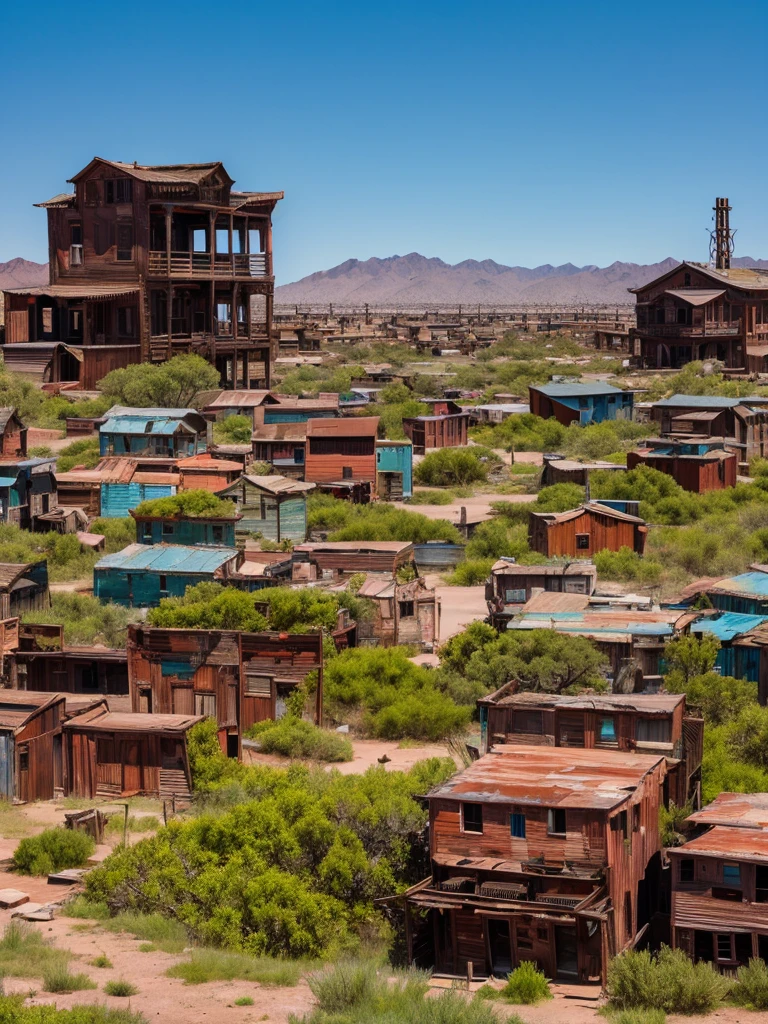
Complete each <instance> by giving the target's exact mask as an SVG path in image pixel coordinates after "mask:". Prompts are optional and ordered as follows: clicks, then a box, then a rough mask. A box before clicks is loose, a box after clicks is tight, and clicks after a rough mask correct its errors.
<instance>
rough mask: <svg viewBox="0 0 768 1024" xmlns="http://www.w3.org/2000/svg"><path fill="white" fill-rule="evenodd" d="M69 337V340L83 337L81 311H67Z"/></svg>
mask: <svg viewBox="0 0 768 1024" xmlns="http://www.w3.org/2000/svg"><path fill="white" fill-rule="evenodd" d="M69 336H70V338H82V336H83V311H82V309H70V311H69Z"/></svg>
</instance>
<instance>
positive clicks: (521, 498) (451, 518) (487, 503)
mask: <svg viewBox="0 0 768 1024" xmlns="http://www.w3.org/2000/svg"><path fill="white" fill-rule="evenodd" d="M532 454H534V455H535V454H537V453H535V452H534V453H532ZM515 458H517V456H515ZM492 501H511V502H521V503H529V502H531V501H536V495H535V494H493V493H491V494H473V495H472V497H471V498H454V499H453V501H452V502H451V504H450V505H417V504H416V503H415V502H413V501H410V502H408V503H407V504H406V503H405V502H402V501H395V502H393V504H394V505H395V506H396V507H397V508H403V509H406V510H409V511H411V512H419V513H421V515H423V516H426V517H427V519H447V520H448V522H450V523H454V524H458V522H459V517H460V516H461V510H462V508H466V510H467V517H468V518H469V520H470V521H471V522H477V521H478V516H480V517H482V516H488V517H489V518H490V516H491V502H492Z"/></svg>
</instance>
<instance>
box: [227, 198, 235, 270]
mask: <svg viewBox="0 0 768 1024" xmlns="http://www.w3.org/2000/svg"><path fill="white" fill-rule="evenodd" d="M234 223H235V215H234V213H230V215H229V225H228V230H229V265H230V267H231V268H232V273H233V274H234V273H235V251H234V249H233V248H232V236H233V228H234Z"/></svg>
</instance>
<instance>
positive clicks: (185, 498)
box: [134, 489, 237, 532]
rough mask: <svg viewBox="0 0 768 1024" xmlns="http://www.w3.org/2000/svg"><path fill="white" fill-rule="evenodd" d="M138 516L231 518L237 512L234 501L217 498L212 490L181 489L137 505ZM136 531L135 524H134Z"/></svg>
mask: <svg viewBox="0 0 768 1024" xmlns="http://www.w3.org/2000/svg"><path fill="white" fill-rule="evenodd" d="M134 512H135V513H136V515H137V516H157V517H158V518H163V519H172V518H175V517H177V516H186V517H187V518H189V519H209V518H211V519H230V518H233V517H234V516H235V514H236V512H237V510H236V508H235V506H234V504H233V502H231V501H225V500H224V499H223V498H217V497H216V495H215V494H211V492H210V491H204V490H199V489H198V490H192V491H180V492H179V493H178V494H174V495H171V496H170V497H167V498H152V499H150V500H149V501H142V502H141V503H140V504H139V505H137V506H136V508H135V509H134ZM134 532H135V526H134Z"/></svg>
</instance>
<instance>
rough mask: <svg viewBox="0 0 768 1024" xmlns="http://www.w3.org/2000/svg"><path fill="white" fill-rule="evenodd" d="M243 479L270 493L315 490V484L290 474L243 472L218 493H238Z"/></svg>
mask: <svg viewBox="0 0 768 1024" xmlns="http://www.w3.org/2000/svg"><path fill="white" fill-rule="evenodd" d="M243 480H245V481H247V482H248V483H249V484H251V485H252V486H253V487H257V488H258V489H259V490H261V491H267V492H268V493H269V494H306V493H307V492H308V491H313V490H314V489H315V485H314V484H312V483H308V482H306V481H304V480H294V479H293V478H292V477H289V476H254V475H253V474H251V473H243V474H242V475H241V477H240V479H239V480H235V481H233V482H232V483H231V484H229V485H228V486H227V487H225V488H223V489H222V490H220V491H217V492H216V493H217V494H218V495H219V496H221V495H237V493H238V488H240V487H241V486H242V482H243Z"/></svg>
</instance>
